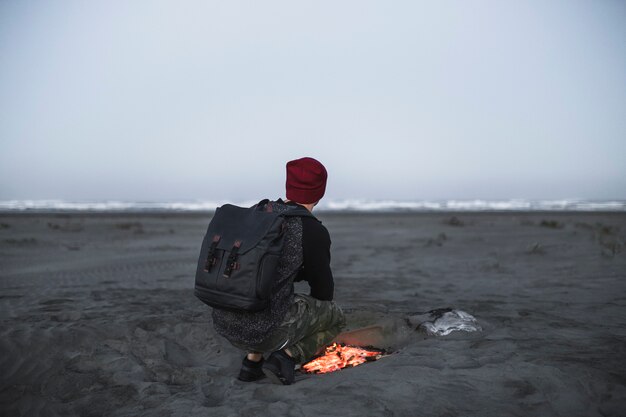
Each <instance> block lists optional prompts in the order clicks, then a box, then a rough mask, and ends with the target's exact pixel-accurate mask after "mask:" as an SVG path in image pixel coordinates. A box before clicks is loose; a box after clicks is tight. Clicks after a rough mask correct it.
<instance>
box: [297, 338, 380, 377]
mask: <svg viewBox="0 0 626 417" xmlns="http://www.w3.org/2000/svg"><path fill="white" fill-rule="evenodd" d="M381 357H382V352H381V351H377V350H367V349H363V348H360V347H356V346H345V345H338V344H337V343H333V344H332V345H330V346H328V347H327V348H326V351H325V352H324V354H323V355H322V356H320V357H318V358H316V359H313V360H312V361H310V362H307V363H305V364H304V365H302V369H303V370H304V371H305V372H307V373H315V374H325V373H327V372H334V371H338V370H340V369H342V368H347V367H353V366H357V365H360V364H362V363H363V362H366V361H372V360H374V361H375V360H377V359H380V358H381Z"/></svg>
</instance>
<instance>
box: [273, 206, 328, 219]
mask: <svg viewBox="0 0 626 417" xmlns="http://www.w3.org/2000/svg"><path fill="white" fill-rule="evenodd" d="M280 214H281V215H282V216H284V217H313V218H314V219H315V220H318V219H317V217H315V216H314V215H313V213H311V212H310V211H309V210H307V209H305V208H304V207H294V208H292V209H291V210H287V211H283V212H282V213H280ZM318 221H319V220H318Z"/></svg>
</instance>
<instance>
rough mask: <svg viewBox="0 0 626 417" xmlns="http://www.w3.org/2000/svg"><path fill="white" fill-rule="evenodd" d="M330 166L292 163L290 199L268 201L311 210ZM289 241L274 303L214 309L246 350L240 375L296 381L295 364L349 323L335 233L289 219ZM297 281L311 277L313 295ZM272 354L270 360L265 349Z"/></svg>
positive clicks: (221, 325)
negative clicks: (256, 308) (335, 261)
mask: <svg viewBox="0 0 626 417" xmlns="http://www.w3.org/2000/svg"><path fill="white" fill-rule="evenodd" d="M326 180H327V172H326V168H324V166H323V165H322V164H321V163H320V162H319V161H317V160H315V159H313V158H301V159H297V160H293V161H290V162H288V163H287V181H286V187H285V188H286V196H287V198H286V200H284V201H283V200H282V199H278V200H277V201H272V202H269V203H268V204H270V205H271V207H269V208H268V209H271V210H272V211H274V212H282V211H286V210H289V209H290V207H297V206H302V207H305V208H306V209H307V210H309V212H312V211H313V208H314V207H315V206H316V205H317V203H318V202H319V200H320V199H321V198H322V197H323V196H324V193H325V191H326ZM285 225H286V232H285V233H286V238H285V239H286V242H285V247H284V249H283V253H282V255H281V258H280V261H279V266H278V272H277V276H276V278H275V282H274V286H273V294H272V296H271V300H270V307H269V308H268V309H266V310H263V311H260V312H233V311H227V310H221V309H217V308H215V309H213V323H214V326H215V329H216V330H217V332H218V333H219V334H221V335H222V336H224V337H225V338H226V339H228V340H229V341H230V342H231V344H233V345H234V346H236V347H238V348H241V349H243V350H245V351H246V352H247V355H246V357H244V359H243V363H242V367H241V371H240V373H239V377H238V379H240V380H242V381H246V382H250V381H256V380H259V379H261V378H263V377H264V376H267V377H268V378H270V379H271V380H272V382H274V383H278V384H285V385H288V384H292V383H293V382H294V374H295V366H296V364H302V363H305V362H307V361H308V360H310V359H311V358H312V357H313V356H314V355H315V354H316V353H317V351H318V350H319V349H320V348H322V347H323V346H325V345H326V344H327V343H329V342H330V341H331V340H332V339H333V338H334V337H335V336H336V335H337V334H338V333H339V331H340V330H341V327H342V326H344V325H345V318H344V315H343V312H342V311H341V309H340V308H339V306H337V305H336V304H335V303H334V302H333V301H332V300H333V294H334V281H333V275H332V272H331V269H330V244H331V242H330V236H329V234H328V230H327V229H326V227H324V226H323V225H322V223H321V222H320V221H319V220H317V219H316V218H315V217H288V218H286V219H285ZM294 281H307V282H308V284H309V287H310V294H309V295H305V294H294V286H293V282H294ZM264 353H269V357H268V359H267V360H265V359H264V357H263V354H264Z"/></svg>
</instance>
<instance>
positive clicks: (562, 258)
mask: <svg viewBox="0 0 626 417" xmlns="http://www.w3.org/2000/svg"><path fill="white" fill-rule="evenodd" d="M318 215H319V218H320V219H321V220H322V221H323V222H324V224H325V225H326V226H327V227H328V229H329V231H330V233H331V237H332V240H333V246H332V257H333V260H332V266H333V271H334V274H335V280H336V283H335V288H336V293H335V296H336V301H337V302H338V303H339V304H340V305H341V306H342V307H343V308H344V310H345V312H346V314H347V317H348V323H349V328H358V327H360V326H366V325H371V324H377V323H378V324H381V325H382V326H383V327H384V328H385V329H386V331H387V333H386V334H385V338H384V340H383V341H382V342H381V344H385V345H386V346H384V347H389V348H391V349H392V350H393V352H394V353H393V354H391V355H390V356H387V357H385V358H383V359H381V360H380V361H377V362H373V363H368V364H364V365H362V366H359V367H357V368H352V369H347V370H343V371H340V372H335V373H332V374H327V375H312V376H307V377H306V378H303V379H301V380H299V381H298V382H297V383H296V384H295V385H292V386H286V387H283V386H276V385H271V384H269V383H268V382H267V381H266V380H264V381H261V382H257V383H243V382H239V381H237V380H236V379H235V376H236V374H237V372H238V370H239V365H240V362H241V358H242V353H241V352H240V351H237V350H236V349H234V348H232V347H231V346H230V345H229V344H228V343H227V342H226V341H225V340H223V339H222V338H220V337H219V336H217V335H216V334H215V332H214V331H213V330H212V325H211V315H210V310H209V308H208V307H206V306H205V305H204V304H202V303H200V302H199V301H198V300H197V299H195V298H194V296H193V291H192V288H193V277H194V271H195V262H196V259H197V255H198V252H199V245H200V242H201V240H202V236H203V234H204V232H205V230H206V226H207V224H208V220H209V219H210V214H182V213H178V214H177V213H169V214H154V213H153V214H80V215H79V214H70V215H62V214H49V215H46V214H2V215H0V288H1V293H0V320H1V323H2V325H1V327H0V332H1V338H0V365H1V369H2V372H1V376H0V378H1V380H0V409H1V410H2V412H1V414H2V415H3V416H7V417H8V416H18V415H27V416H36V415H41V416H54V415H59V416H73V415H76V416H102V415H108V416H137V415H145V416H157V415H158V416H170V415H171V416H194V415H198V416H206V415H210V416H257V415H258V416H266V415H278V416H316V415H320V416H322V415H341V416H343V417H348V416H359V417H361V416H527V415H532V416H568V417H572V416H624V415H626V371H625V370H624V369H626V367H624V363H625V362H626V361H625V359H626V291H625V290H626V284H625V282H626V281H625V280H626V248H625V247H624V242H625V241H626V213H586V214H585V213H554V212H550V213H412V214H409V213H405V214H372V213H370V214H348V213H319V214H318ZM298 289H299V290H305V287H301V286H298ZM446 307H450V308H455V309H460V310H463V311H465V312H468V313H470V314H472V315H473V316H475V317H476V319H477V320H478V323H479V324H480V325H481V326H482V329H483V330H482V331H481V332H474V333H465V332H454V333H452V334H450V335H448V336H441V337H439V336H429V335H427V334H425V333H423V332H420V331H414V330H413V327H414V326H415V325H416V321H415V320H416V317H420V314H421V313H423V312H426V311H428V310H432V309H437V308H446ZM407 319H408V320H407ZM381 347H383V346H381Z"/></svg>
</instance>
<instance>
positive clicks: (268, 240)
mask: <svg viewBox="0 0 626 417" xmlns="http://www.w3.org/2000/svg"><path fill="white" fill-rule="evenodd" d="M293 216H300V217H314V216H313V215H312V214H311V213H310V212H309V211H308V210H307V209H306V208H304V207H294V208H292V209H289V210H287V211H283V212H273V211H272V203H271V202H270V201H269V200H267V199H266V200H263V201H261V202H259V203H258V204H256V205H254V206H252V207H250V208H244V207H238V206H235V205H232V204H225V205H223V206H221V207H219V208H217V210H216V211H215V215H214V216H213V218H212V219H211V222H210V223H209V227H208V229H207V232H206V235H205V236H204V240H203V241H202V248H201V250H200V256H199V258H198V266H197V268H196V283H195V291H194V294H195V295H196V297H198V298H199V299H200V300H201V301H202V302H203V303H205V304H207V305H209V306H211V307H214V308H220V309H227V310H235V311H260V310H263V309H266V308H267V307H269V301H270V297H271V295H272V289H273V286H274V281H275V277H276V275H277V272H276V271H277V268H278V264H279V259H280V257H281V254H282V250H283V244H284V241H285V227H284V225H283V223H284V221H285V218H287V217H293ZM275 290H278V289H275Z"/></svg>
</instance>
